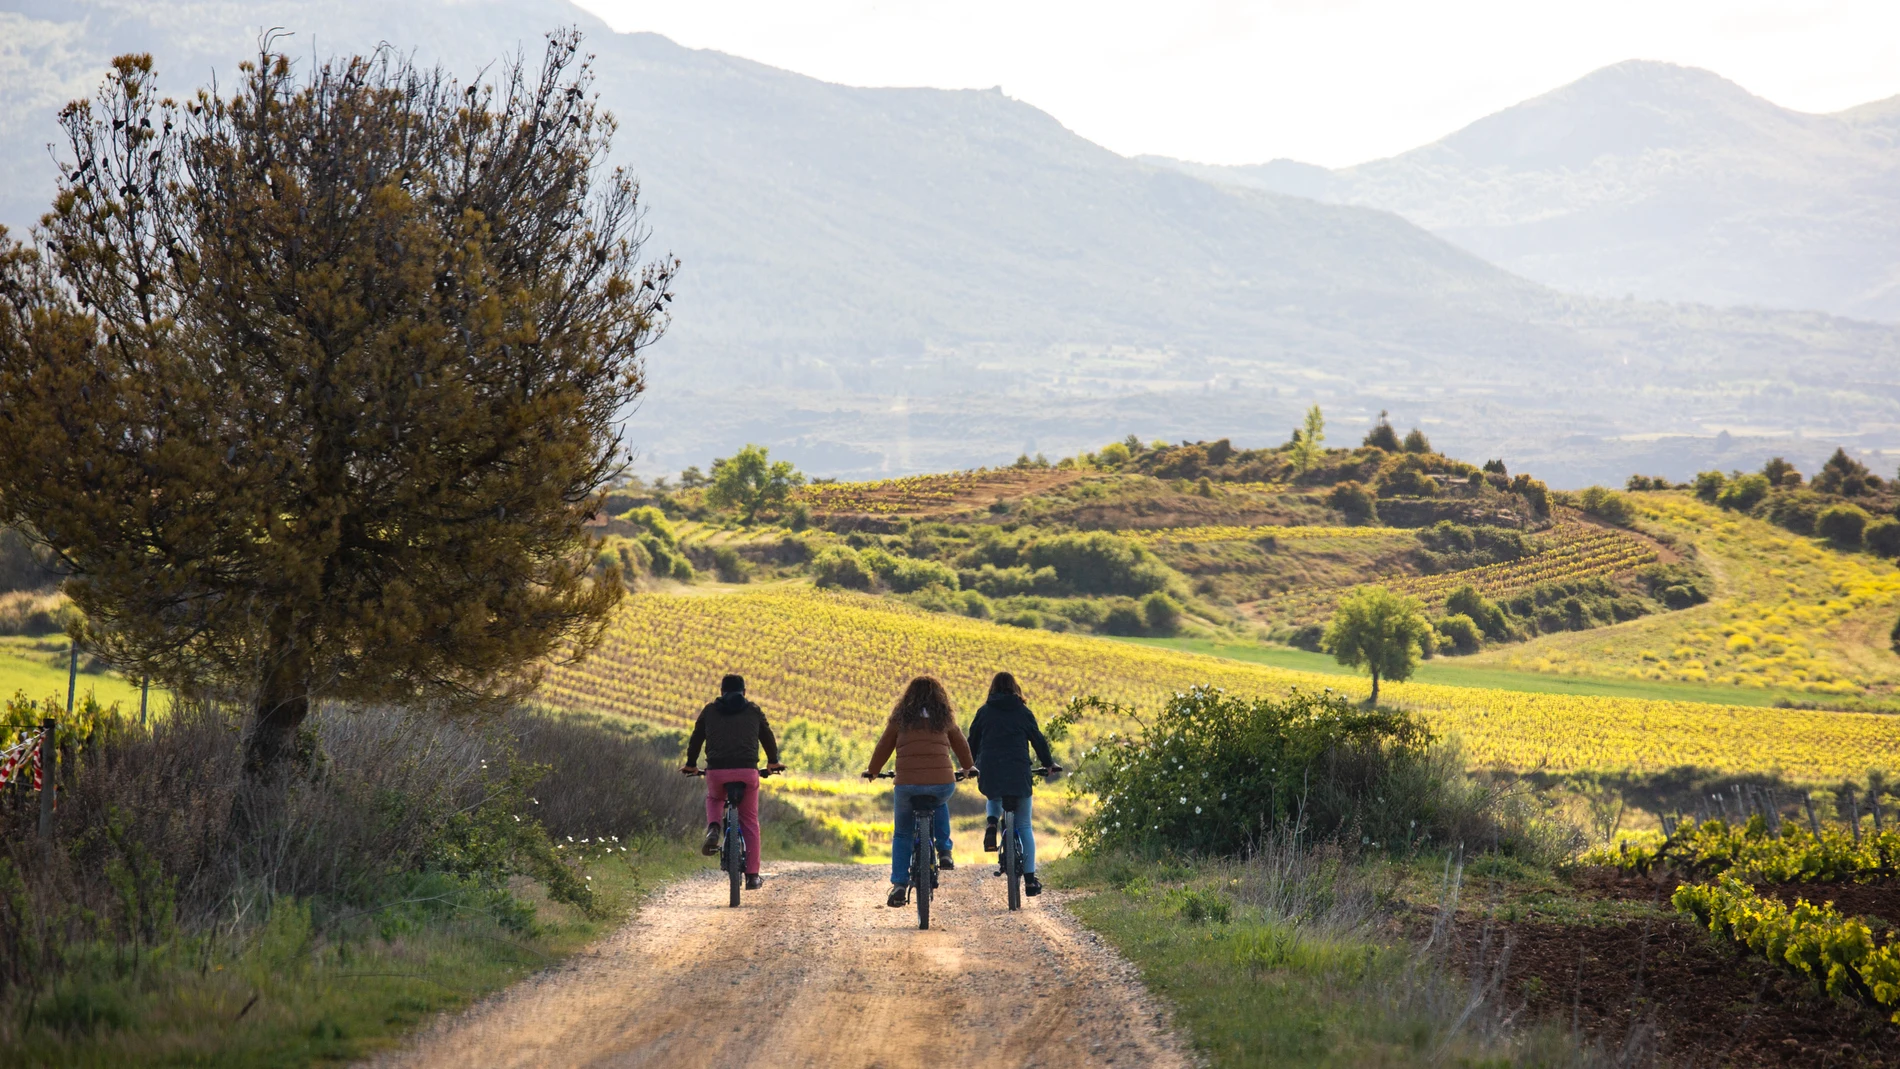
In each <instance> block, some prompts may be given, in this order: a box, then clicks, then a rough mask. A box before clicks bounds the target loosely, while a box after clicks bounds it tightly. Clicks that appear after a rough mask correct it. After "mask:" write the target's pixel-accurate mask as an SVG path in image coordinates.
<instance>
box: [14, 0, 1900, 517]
mask: <svg viewBox="0 0 1900 1069" xmlns="http://www.w3.org/2000/svg"><path fill="white" fill-rule="evenodd" d="M567 24H579V25H580V26H581V27H582V28H583V29H585V30H586V31H587V32H588V33H589V35H590V37H589V41H588V44H589V47H590V48H591V49H592V50H593V51H594V52H596V53H597V54H598V57H599V61H598V69H599V72H600V81H599V89H600V92H601V95H602V98H603V100H604V102H605V103H606V104H607V105H608V106H609V107H610V108H612V109H613V110H614V112H615V113H616V114H617V115H618V117H619V119H620V121H621V124H622V132H621V134H620V136H619V138H618V140H617V142H616V145H617V150H618V152H619V153H620V155H621V158H622V159H623V160H624V161H625V162H627V163H628V164H629V165H630V166H631V167H632V169H633V171H634V173H636V174H637V175H638V176H639V177H640V178H641V180H642V183H643V190H644V193H645V200H646V202H647V204H648V206H649V208H650V209H651V215H650V217H649V221H650V223H651V225H652V228H653V233H654V249H655V251H660V250H664V249H671V250H673V251H675V252H677V253H678V254H679V255H680V256H681V257H682V258H683V259H684V261H685V271H684V274H683V276H682V278H681V280H680V283H679V285H678V287H677V291H678V293H679V294H680V298H679V301H678V303H677V308H678V312H677V318H676V321H675V323H674V326H673V329H672V331H671V333H670V334H669V336H668V337H667V338H666V339H665V340H664V341H663V342H661V344H660V345H659V346H658V347H656V348H655V350H654V351H653V352H654V364H653V376H652V382H653V389H652V391H651V392H650V393H649V395H648V397H647V399H646V400H645V402H644V403H643V406H642V408H641V410H640V411H639V412H638V413H636V414H634V416H633V421H632V423H631V428H630V433H629V441H630V442H631V443H632V444H633V445H634V446H635V447H636V448H638V449H639V450H640V451H641V458H642V459H641V463H642V465H643V466H644V467H646V468H647V469H648V470H653V471H660V470H668V469H671V470H677V469H678V468H679V467H681V466H683V465H685V464H689V463H693V464H701V465H703V464H704V463H705V462H706V460H707V459H708V458H709V457H710V456H713V455H722V454H723V453H725V452H727V451H730V450H732V449H734V448H735V447H736V446H738V445H739V444H741V443H743V442H746V441H759V442H763V443H766V444H768V445H771V446H772V447H773V448H774V450H775V452H777V453H779V454H782V455H787V456H790V457H792V458H793V459H795V460H797V461H798V462H799V463H800V464H801V465H803V466H805V467H806V468H807V469H809V470H812V471H814V472H815V473H821V474H837V475H852V474H872V473H879V472H902V471H920V470H932V469H939V470H940V469H944V468H954V467H963V466H969V465H974V464H983V463H996V462H999V461H1008V460H1011V459H1014V457H1015V456H1016V455H1017V453H1018V452H1020V451H1025V450H1027V451H1029V452H1032V453H1033V452H1035V451H1037V450H1044V451H1047V452H1049V453H1051V454H1058V453H1061V452H1071V451H1074V450H1075V449H1076V448H1078V447H1085V446H1088V447H1092V446H1095V445H1099V444H1101V443H1102V442H1104V441H1108V440H1110V439H1114V438H1120V437H1121V436H1122V435H1124V434H1126V433H1129V432H1134V433H1137V434H1140V435H1141V436H1142V437H1143V438H1152V437H1166V438H1181V437H1189V436H1191V437H1195V438H1203V437H1215V436H1231V437H1233V438H1234V440H1235V441H1236V442H1240V443H1245V444H1271V443H1274V442H1278V441H1281V440H1284V438H1285V437H1286V434H1287V429H1288V428H1290V427H1291V426H1292V425H1293V424H1294V423H1295V422H1296V421H1297V419H1298V417H1299V413H1300V412H1301V411H1302V410H1303V409H1304V408H1305V406H1306V405H1308V404H1310V403H1312V402H1315V401H1317V402H1319V403H1321V404H1322V405H1324V406H1325V407H1326V410H1327V412H1328V413H1329V415H1330V416H1331V417H1332V418H1333V420H1334V421H1335V422H1334V427H1335V428H1336V433H1338V434H1341V435H1347V434H1351V435H1355V436H1356V434H1357V433H1359V432H1360V430H1361V429H1362V428H1363V427H1364V426H1367V425H1369V424H1370V423H1371V421H1372V419H1373V418H1374V414H1375V413H1377V412H1378V411H1380V410H1381V409H1390V410H1391V411H1392V413H1393V418H1394V419H1395V420H1396V421H1398V422H1399V423H1400V424H1401V426H1406V427H1409V426H1411V425H1412V424H1414V423H1418V424H1422V425H1424V426H1425V427H1426V428H1427V429H1428V430H1429V431H1430V432H1431V434H1432V437H1433V439H1434V440H1435V441H1438V442H1439V443H1440V444H1441V446H1442V447H1444V448H1447V449H1449V450H1452V451H1455V452H1457V453H1459V454H1460V455H1466V456H1485V457H1488V456H1505V457H1508V458H1510V459H1511V460H1512V461H1513V462H1514V463H1516V464H1521V465H1523V466H1526V467H1529V468H1531V469H1533V470H1536V471H1538V472H1540V473H1542V474H1544V475H1546V476H1547V477H1548V478H1549V479H1550V480H1551V481H1552V482H1553V483H1554V484H1557V485H1568V484H1575V483H1581V482H1587V481H1591V480H1602V479H1617V480H1620V478H1621V476H1622V475H1624V474H1626V473H1627V472H1629V471H1631V470H1634V469H1639V468H1640V469H1643V470H1646V471H1650V470H1653V471H1657V472H1659V473H1663V474H1669V475H1672V476H1674V477H1677V478H1681V477H1685V476H1687V475H1688V474H1689V473H1690V472H1691V471H1692V470H1694V469H1695V468H1697V467H1701V466H1708V465H1709V464H1710V463H1722V464H1723V466H1750V467H1752V466H1755V465H1757V464H1759V462H1760V460H1761V459H1762V456H1761V454H1763V453H1766V452H1768V451H1770V450H1774V451H1787V452H1790V453H1791V454H1792V455H1793V456H1794V457H1795V458H1796V459H1797V460H1798V461H1799V462H1801V463H1804V464H1808V465H1812V464H1814V463H1818V461H1819V459H1820V458H1821V456H1823V455H1825V454H1826V453H1827V452H1829V451H1831V450H1832V448H1833V446H1834V445H1836V444H1839V443H1845V444H1848V445H1850V446H1856V447H1859V448H1862V449H1866V448H1879V447H1883V446H1895V445H1900V434H1896V432H1894V431H1892V430H1890V429H1889V428H1892V427H1896V426H1900V373H1897V371H1896V369H1900V331H1896V330H1895V329H1893V328H1889V327H1884V326H1872V325H1868V324H1863V323H1854V322H1849V321H1845V320H1839V319H1832V318H1828V317H1826V316H1821V315H1816V314H1811V313H1803V314H1780V313H1767V312H1758V311H1743V312H1728V311H1719V310H1714V309H1709V308H1695V307H1686V308H1685V307H1669V306H1664V305H1657V304H1643V303H1634V302H1622V301H1615V302H1606V301H1597V300H1590V299H1582V298H1574V297H1568V296H1563V295H1560V294H1558V293H1555V292H1553V291H1551V290H1548V289H1545V288H1543V287H1542V286H1539V285H1537V284H1534V283H1531V282H1528V281H1526V280H1524V279H1523V278H1520V277H1518V276H1516V275H1513V274H1510V273H1508V272H1506V271H1504V270H1501V269H1499V268H1497V267H1494V266H1492V265H1491V264H1489V263H1487V262H1485V261H1484V260H1482V259H1480V258H1479V257H1477V256H1474V255H1472V254H1471V253H1469V252H1466V251H1464V250H1462V249H1460V248H1458V247H1456V246H1455V245H1453V244H1451V243H1448V242H1447V241H1445V240H1443V239H1441V238H1439V237H1435V236H1433V235H1432V234H1430V233H1427V232H1426V231H1425V230H1422V229H1420V228H1419V227H1417V226H1415V225H1413V224H1411V223H1409V222H1406V221H1405V220H1403V219H1401V218H1399V217H1398V216H1396V215H1393V214H1390V213H1387V212H1383V211H1375V210H1371V209H1366V208H1360V207H1350V206H1341V205H1331V204H1321V203H1318V202H1316V201H1313V200H1311V199H1307V198H1303V197H1294V196H1285V195H1281V194H1276V193H1272V192H1268V191H1262V190H1252V189H1241V188H1235V187H1233V186H1232V185H1226V184H1218V183H1212V182H1208V181H1204V180H1202V179H1199V178H1195V177H1192V176H1189V175H1184V174H1181V173H1179V172H1178V171H1175V170H1172V169H1169V168H1164V167H1159V166H1154V165H1151V164H1148V163H1143V162H1139V161H1135V160H1129V159H1126V158H1124V157H1120V156H1117V155H1115V154H1114V153H1111V152H1109V151H1107V150H1105V149H1103V148H1101V147H1099V146H1097V145H1094V144H1092V143H1090V142H1088V141H1086V140H1083V139H1082V138H1080V137H1077V136H1075V135H1074V134H1072V133H1070V132H1069V131H1067V130H1065V129H1064V128H1063V127H1062V126H1061V125H1060V124H1059V123H1057V122H1056V121H1055V120H1054V119H1053V118H1051V117H1050V116H1048V115H1047V114H1044V113H1043V112H1040V111H1038V110H1036V109H1035V108H1032V107H1029V106H1028V105H1025V104H1023V103H1021V102H1019V101H1015V100H1011V99H1009V98H1008V97H1006V96H1004V95H1002V94H1001V93H999V92H995V91H958V92H950V91H939V90H921V89H857V88H850V87H845V86H838V85H831V84H827V83H824V82H820V81H817V80H814V79H811V78H806V77H803V76H800V75H796V74H792V73H789V72H786V71H782V70H776V69H774V68H771V67H767V66H764V65H761V64H758V63H753V62H749V61H746V60H743V59H738V58H735V57H732V56H728V55H723V54H720V53H716V52H708V51H695V50H691V49H686V48H682V47H680V46H678V45H676V44H674V43H672V42H670V41H668V40H666V39H664V38H661V37H658V36H655V35H651V34H614V33H612V32H610V31H609V30H608V29H607V28H606V27H604V26H602V25H601V24H600V23H599V22H597V21H596V20H594V19H593V18H591V17H590V16H588V15H586V14H585V13H583V12H581V11H580V10H579V9H577V8H574V7H572V6H570V5H568V4H566V3H564V2H560V0H515V2H501V0H417V2H413V3H403V4H389V3H370V2H368V0H340V2H333V3H315V2H289V0H270V2H262V3H237V2H234V0H192V2H189V3H187V2H184V0H149V2H143V0H61V2H51V0H33V2H28V3H22V2H21V0H10V2H9V0H0V168H3V169H0V222H5V223H7V224H8V225H12V226H17V225H19V224H23V223H25V222H27V221H29V220H30V219H32V218H33V217H35V216H36V215H37V214H38V212H39V211H40V210H42V209H41V206H42V205H44V204H45V203H46V201H47V197H48V193H49V190H50V188H51V186H50V175H51V165H50V162H49V160H48V157H47V154H46V152H45V149H44V146H45V143H46V142H47V141H49V140H51V138H52V136H53V134H54V133H55V129H54V127H53V124H52V117H53V114H54V112H55V110H56V109H57V107H58V105H59V104H60V103H61V102H62V101H64V100H65V99H68V98H70V97H72V96H75V95H80V94H83V93H85V92H87V91H89V90H90V88H91V87H92V86H94V85H95V84H96V83H97V81H98V79H99V76H100V73H101V72H102V71H103V69H104V66H105V63H106V60H107V58H108V57H109V56H111V55H112V54H114V53H115V52H117V51H122V50H128V49H143V50H150V51H152V52H153V53H155V55H156V56H157V58H158V61H159V68H160V74H161V79H162V84H163V85H164V86H165V87H167V88H168V90H169V91H172V92H178V93H181V94H182V93H184V92H187V91H189V90H191V89H193V88H195V87H196V86H198V85H200V84H202V83H203V82H204V81H205V80H206V78H207V77H208V76H209V74H210V73H211V72H212V71H213V70H217V71H220V72H223V77H225V78H226V80H227V83H228V79H229V77H230V71H231V69H232V68H233V67H234V66H235V61H236V59H237V58H239V57H241V56H243V55H244V54H246V53H247V52H248V51H249V50H251V49H252V48H253V47H254V44H255V41H256V36H257V33H258V32H259V30H260V29H263V28H265V27H268V26H283V27H289V28H291V29H293V30H296V31H298V33H299V36H298V37H296V38H294V39H293V40H294V42H295V46H294V51H296V52H301V53H306V54H307V53H310V52H312V51H315V52H320V53H324V54H327V53H330V52H333V51H336V50H341V49H362V48H367V47H371V46H373V45H374V44H375V43H376V42H378V41H385V40H386V41H389V42H391V43H393V44H394V45H396V46H397V47H399V48H403V49H409V48H414V49H416V50H417V51H418V53H419V54H420V55H422V56H423V57H424V58H432V59H434V58H439V59H442V60H444V61H446V62H448V63H450V64H452V65H453V66H454V67H455V68H456V69H458V70H463V71H468V70H474V69H477V68H478V66H479V65H481V64H484V63H488V62H491V61H492V60H493V59H494V58H495V57H497V56H500V55H503V54H512V53H513V52H514V51H515V50H516V49H517V48H521V47H526V48H527V50H528V51H529V52H530V54H532V53H533V52H535V51H536V50H537V47H538V41H539V36H540V34H541V33H543V32H544V31H546V30H548V29H551V28H553V27H556V26H559V25H567ZM1725 429H1727V430H1731V431H1732V435H1733V436H1732V437H1729V438H1722V439H1719V440H1718V439H1717V438H1716V437H1715V435H1716V432H1717V431H1718V430H1725ZM1798 432H1806V433H1809V434H1811V435H1815V436H1816V437H1815V439H1814V440H1812V441H1811V442H1810V441H1801V440H1796V439H1795V438H1794V437H1793V435H1795V434H1796V433H1798ZM1880 466H1881V467H1883V468H1884V466H1885V465H1884V464H1883V465H1880Z"/></svg>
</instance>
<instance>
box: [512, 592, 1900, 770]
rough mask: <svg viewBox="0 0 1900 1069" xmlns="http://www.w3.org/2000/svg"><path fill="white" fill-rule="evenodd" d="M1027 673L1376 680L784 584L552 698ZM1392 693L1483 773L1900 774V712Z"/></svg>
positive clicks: (1135, 687)
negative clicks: (1458, 744)
mask: <svg viewBox="0 0 1900 1069" xmlns="http://www.w3.org/2000/svg"><path fill="white" fill-rule="evenodd" d="M1005 668H1006V669H1009V670H1011V671H1013V672H1015V673H1016V674H1017V675H1018V676H1019V677H1020V678H1021V679H1022V680H1023V683H1024V684H1025V686H1026V688H1027V689H1028V690H1029V691H1030V696H1031V700H1032V702H1036V703H1039V704H1040V705H1041V706H1042V707H1043V708H1045V709H1046V708H1049V707H1051V706H1054V705H1056V704H1058V703H1059V702H1061V701H1062V700H1064V699H1066V698H1068V697H1069V696H1070V695H1072V694H1076V693H1085V692H1086V693H1094V694H1098V695H1100V696H1102V697H1106V698H1113V699H1116V700H1120V701H1124V702H1132V703H1133V704H1135V705H1136V706H1137V707H1140V708H1143V709H1153V708H1155V707H1156V706H1157V705H1158V704H1159V703H1160V702H1161V701H1162V700H1163V699H1164V698H1165V697H1166V696H1167V695H1168V694H1170V693H1172V692H1174V691H1177V690H1181V689H1185V688H1187V687H1190V686H1193V685H1196V684H1203V683H1205V684H1212V685H1215V686H1220V687H1225V688H1227V689H1229V690H1233V691H1237V692H1243V693H1262V692H1281V691H1284V690H1286V689H1287V688H1289V687H1293V686H1302V687H1315V688H1319V687H1343V688H1344V689H1346V690H1349V691H1357V692H1359V693H1363V692H1364V684H1363V683H1360V682H1357V681H1352V680H1342V678H1341V677H1336V676H1321V675H1315V674H1311V673H1306V672H1299V671H1291V670H1286V669H1280V668H1273V667H1267V666H1261V665H1249V664H1240V663H1237V662H1232V661H1225V660H1219V659H1215V658H1209V657H1201V656H1196V655H1193V654H1185V653H1177V652H1174V651H1169V650H1159V649H1150V648H1144V647H1138V646H1127V645H1122V644H1117V643H1111V642H1107V641H1103V640H1099V639H1090V638H1083V637H1079V636H1073V635H1059V634H1052V633H1048V632H1038V631H1023V630H1018V629H1014V628H1008V627H1002V626H998V625H995V624H989V623H984V622H981V621H974V620H966V619H961V618H957V617H948V616H939V615H931V614H927V613H923V612H917V611H912V610H909V609H906V608H904V607H902V606H899V605H893V604H891V603H889V602H881V601H878V600H877V599H874V598H870V597H865V596H860V595H849V594H832V593H820V592H816V591H811V590H808V589H805V588H800V587H784V588H777V589H771V590H757V591H748V592H743V593H734V594H718V595H708V596H698V597H676V596H668V595H661V594H641V595H637V596H634V597H632V598H630V599H629V604H628V606H627V608H626V610H625V612H624V613H623V615H622V616H621V618H620V619H619V620H618V621H617V622H616V624H615V626H614V627H613V628H612V629H611V630H610V631H609V633H608V635H607V637H606V640H605V642H604V643H603V645H602V647H601V648H600V650H599V651H598V652H596V653H595V654H594V655H593V656H592V657H590V658H589V659H588V660H586V661H585V662H583V663H581V664H578V665H570V666H564V667H558V668H555V669H553V670H551V671H550V673H549V677H548V680H547V683H546V684H545V686H544V688H543V697H544V699H545V700H546V701H548V702H550V703H552V704H556V705H560V706H564V707H569V708H576V709H588V710H597V711H600V712H606V713H614V714H620V715H626V716H631V717H635V718H638V719H642V720H647V721H652V722H655V723H659V724H670V725H676V726H679V725H685V724H687V723H689V722H690V720H691V717H692V716H693V715H694V713H696V712H697V711H698V709H699V707H700V706H701V705H702V704H703V703H704V702H705V701H706V700H707V699H708V697H710V696H711V695H712V694H713V693H714V692H715V691H716V689H717V684H718V679H719V675H720V674H721V673H722V672H726V671H737V672H742V673H744V674H745V675H746V676H747V677H748V678H749V679H750V680H751V681H752V690H753V692H754V694H755V696H756V697H757V698H758V699H759V700H760V701H761V702H762V703H764V704H765V705H766V706H767V707H768V709H769V711H771V712H772V713H773V714H774V715H775V716H777V717H779V718H781V719H783V718H789V717H794V716H802V717H806V718H809V719H812V720H816V721H819V722H822V723H828V724H831V725H834V726H836V727H838V728H840V729H842V730H845V731H847V732H850V733H852V734H854V735H858V736H860V737H861V736H862V735H863V734H865V733H866V732H868V731H870V730H872V729H873V728H874V727H875V726H877V725H879V724H881V723H882V721H883V717H884V713H885V710H886V709H888V707H889V705H890V703H891V701H892V700H893V699H894V698H895V696H896V694H897V692H898V690H899V689H900V688H901V687H902V686H903V684H904V683H905V681H906V680H908V679H909V677H910V676H911V675H912V674H913V673H917V672H930V673H934V674H936V675H937V676H939V677H940V678H942V679H943V680H944V681H945V683H946V684H948V686H949V687H950V690H951V693H952V696H953V697H954V698H955V700H956V701H957V702H958V703H959V707H960V708H961V709H963V710H964V711H965V712H966V713H967V712H968V710H969V709H970V708H971V707H972V706H973V704H974V703H975V702H976V701H977V700H978V699H979V698H980V697H981V695H982V692H983V688H984V686H985V685H986V683H987V681H988V679H989V676H990V673H992V672H994V671H996V670H998V669H1005ZM1386 696H1387V697H1388V698H1389V699H1390V700H1392V701H1394V702H1397V703H1399V704H1402V705H1406V706H1409V707H1412V708H1415V709H1417V710H1419V711H1420V712H1421V713H1422V714H1424V715H1425V716H1426V717H1427V718H1428V719H1429V720H1430V721H1431V722H1432V723H1433V725H1434V726H1435V727H1437V729H1438V730H1440V731H1441V732H1445V733H1448V734H1456V735H1458V736H1459V737H1461V738H1462V739H1463V741H1464V745H1465V749H1466V751H1467V754H1468V756H1469V757H1470V759H1471V761H1472V762H1473V763H1474V764H1476V765H1479V766H1483V767H1501V768H1508V769H1513V770H1518V771H1530V770H1536V769H1543V770H1546V771H1551V772H1566V771H1575V770H1583V769H1602V770H1629V771H1633V772H1654V771H1660V770H1663V769H1668V768H1674V767H1678V766H1684V765H1688V766H1695V767H1699V768H1705V769H1712V770H1720V771H1727V772H1766V773H1777V774H1780V775H1783V776H1787V777H1790V778H1793V779H1798V780H1813V781H1820V780H1825V779H1828V778H1830V777H1839V776H1844V775H1859V774H1861V773H1863V772H1865V771H1866V770H1867V769H1870V768H1881V769H1895V768H1900V718H1895V717H1890V716H1881V715H1876V714H1865V713H1841V712H1827V711H1813V710H1790V709H1757V708H1743V707H1735V706H1721V705H1706V704H1701V703H1696V702H1678V701H1660V700H1645V699H1635V698H1595V697H1580V696H1571V695H1554V694H1529V693H1522V692H1516V691H1501V690H1480V689H1474V688H1464V687H1449V686H1441V685H1431V684H1420V683H1409V684H1400V685H1393V686H1390V687H1389V688H1388V689H1387V692H1386Z"/></svg>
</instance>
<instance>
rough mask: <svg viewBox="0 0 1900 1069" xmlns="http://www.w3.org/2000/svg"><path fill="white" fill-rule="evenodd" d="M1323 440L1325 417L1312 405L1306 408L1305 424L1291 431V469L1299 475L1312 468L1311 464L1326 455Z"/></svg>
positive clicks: (1324, 436) (1316, 406)
mask: <svg viewBox="0 0 1900 1069" xmlns="http://www.w3.org/2000/svg"><path fill="white" fill-rule="evenodd" d="M1325 442H1326V417H1325V416H1324V415H1322V414H1320V410H1319V406H1318V405H1314V406H1313V407H1311V408H1309V409H1307V410H1306V422H1305V424H1303V425H1302V426H1301V427H1300V429H1299V430H1297V431H1294V432H1293V470H1294V471H1296V472H1299V473H1300V474H1301V475H1304V474H1306V473H1307V472H1309V471H1311V470H1313V465H1315V464H1317V463H1319V460H1320V457H1322V456H1325V455H1326V449H1325Z"/></svg>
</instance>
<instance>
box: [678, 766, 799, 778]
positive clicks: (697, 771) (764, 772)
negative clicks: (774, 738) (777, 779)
mask: <svg viewBox="0 0 1900 1069" xmlns="http://www.w3.org/2000/svg"><path fill="white" fill-rule="evenodd" d="M710 771H712V770H711V769H708V768H698V767H695V766H692V765H688V766H686V767H684V768H681V769H680V775H682V776H703V775H705V774H706V773H708V772H710ZM752 771H754V772H757V773H758V774H759V778H760V779H764V778H765V777H767V776H776V775H778V774H779V773H781V772H786V771H789V769H783V768H755V769H753V770H752Z"/></svg>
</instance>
